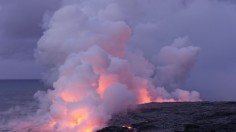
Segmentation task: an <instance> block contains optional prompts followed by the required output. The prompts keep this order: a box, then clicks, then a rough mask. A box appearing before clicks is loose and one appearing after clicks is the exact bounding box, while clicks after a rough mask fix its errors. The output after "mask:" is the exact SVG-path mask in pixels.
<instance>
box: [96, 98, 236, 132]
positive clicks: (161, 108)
mask: <svg viewBox="0 0 236 132" xmlns="http://www.w3.org/2000/svg"><path fill="white" fill-rule="evenodd" d="M109 126H110V127H106V128H103V129H102V130H99V131H98V132H236V102H193V103H190V102H186V103H149V104H143V105H140V106H138V107H137V108H136V109H133V110H129V111H128V112H127V113H121V114H117V115H114V116H113V118H112V119H111V120H110V123H109Z"/></svg>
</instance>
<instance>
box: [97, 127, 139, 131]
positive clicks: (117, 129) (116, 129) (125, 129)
mask: <svg viewBox="0 0 236 132" xmlns="http://www.w3.org/2000/svg"><path fill="white" fill-rule="evenodd" d="M97 132H135V131H134V129H129V128H127V127H122V126H110V127H106V128H103V129H101V130H98V131H97Z"/></svg>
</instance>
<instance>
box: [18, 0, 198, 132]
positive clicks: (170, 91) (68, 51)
mask: <svg viewBox="0 0 236 132" xmlns="http://www.w3.org/2000/svg"><path fill="white" fill-rule="evenodd" d="M128 3H129V4H135V3H137V2H136V1H133V3H132V2H128ZM121 5H122V3H119V2H117V1H116V0H100V1H96V0H88V1H85V0H84V1H83V0H82V1H79V0H74V1H73V2H69V3H68V2H65V4H64V6H62V7H61V8H60V9H59V10H57V11H56V12H55V13H54V15H53V16H52V17H51V20H50V22H49V25H48V29H47V30H46V31H45V33H44V35H43V36H42V38H41V39H40V40H39V42H38V48H37V50H36V57H37V58H38V59H39V60H40V61H41V62H42V63H44V64H45V65H47V66H48V67H49V69H50V71H51V72H50V73H48V74H46V75H47V76H48V78H53V79H54V80H55V81H54V82H53V88H54V89H53V90H50V91H48V92H47V93H46V94H42V93H37V94H36V96H37V97H38V98H39V99H40V102H41V108H40V109H39V110H38V112H37V113H36V114H35V116H33V117H29V119H28V120H30V121H31V120H33V118H34V119H35V118H36V119H37V122H36V123H35V122H33V123H32V122H27V121H26V122H23V121H22V122H21V123H18V125H17V126H24V127H25V126H27V125H29V126H30V125H32V124H37V125H38V126H41V127H39V128H40V130H41V129H45V130H49V131H59V132H75V131H79V132H91V131H96V130H98V129H100V128H102V127H105V126H106V123H107V121H108V120H109V119H110V118H111V116H112V114H114V113H117V112H121V111H123V110H126V109H127V108H129V107H131V106H133V105H136V104H139V103H148V102H152V101H154V102H165V101H200V100H201V99H200V94H199V93H198V92H196V91H187V90H183V89H180V87H181V84H182V83H183V81H184V80H185V79H186V78H187V77H188V74H189V71H190V69H191V68H192V66H193V65H194V63H195V62H196V58H197V56H198V53H199V48H198V47H194V46H191V45H189V42H188V38H187V37H183V38H182V37H180V38H177V39H176V40H174V42H173V43H172V44H170V45H169V46H165V47H163V48H161V50H160V52H159V53H158V54H156V56H157V57H156V59H157V62H158V63H157V64H152V63H151V61H150V60H149V59H147V58H145V56H144V55H143V52H142V49H138V48H137V47H132V45H135V44H132V45H129V40H130V38H131V37H132V36H135V32H134V30H135V29H133V27H134V26H132V23H128V22H127V20H126V18H127V17H126V14H125V11H124V10H123V9H122V7H121ZM140 17H142V16H140ZM153 26H155V25H152V24H150V25H149V24H148V25H145V26H144V27H143V28H144V30H145V28H153ZM139 30H141V29H139ZM142 39H144V40H143V41H145V37H144V38H142ZM147 42H148V41H147ZM156 50H158V49H156ZM14 125H15V124H14ZM39 128H38V129H39ZM15 129H16V130H18V129H20V128H17V127H15Z"/></svg>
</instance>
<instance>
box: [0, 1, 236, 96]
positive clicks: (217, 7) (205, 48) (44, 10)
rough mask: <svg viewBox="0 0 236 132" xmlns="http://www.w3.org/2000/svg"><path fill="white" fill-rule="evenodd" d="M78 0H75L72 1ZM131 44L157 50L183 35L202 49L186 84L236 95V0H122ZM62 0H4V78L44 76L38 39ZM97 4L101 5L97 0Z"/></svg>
mask: <svg viewBox="0 0 236 132" xmlns="http://www.w3.org/2000/svg"><path fill="white" fill-rule="evenodd" d="M71 1H72V0H71ZM119 4H120V5H121V10H122V11H123V12H125V13H126V16H125V18H124V19H125V20H126V21H127V23H128V24H129V25H130V27H131V30H132V31H131V32H132V34H131V38H130V39H129V43H130V45H131V46H132V47H136V48H140V49H142V50H143V52H144V55H145V56H146V57H147V58H149V60H150V61H152V62H153V63H156V61H155V60H156V56H155V54H156V53H158V52H159V51H160V50H161V47H163V46H165V45H168V44H170V43H172V41H173V40H175V39H176V38H178V37H185V36H187V37H188V38H189V41H190V42H191V44H193V45H194V46H197V47H199V48H200V53H199V56H198V58H197V62H196V64H195V65H194V67H193V69H192V70H191V72H190V74H189V77H188V79H187V80H186V81H185V82H184V84H183V87H187V88H188V89H189V90H197V91H198V92H199V93H201V96H202V97H203V98H205V99H208V100H236V96H235V94H234V93H236V52H235V51H236V45H235V44H236V36H235V35H236V3H235V2H234V1H233V0H189V1H187V0H176V1H172V0H166V1H163V0H146V1H144V2H143V1H142V0H137V2H129V1H125V2H123V1H121V2H120V3H119ZM60 5H61V1H60V0H24V1H19V0H0V79H35V78H41V76H42V71H43V69H44V68H42V66H41V65H40V64H39V63H37V62H36V61H35V58H34V52H35V49H36V47H37V42H38V40H39V39H40V38H41V36H42V35H43V32H44V31H45V29H47V24H48V21H49V18H50V16H51V14H53V12H54V11H55V10H57V9H58V8H59V7H60ZM95 5H96V4H95Z"/></svg>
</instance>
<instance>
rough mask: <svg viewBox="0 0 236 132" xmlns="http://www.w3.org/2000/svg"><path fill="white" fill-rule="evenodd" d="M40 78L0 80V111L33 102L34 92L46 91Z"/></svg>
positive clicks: (34, 101)
mask: <svg viewBox="0 0 236 132" xmlns="http://www.w3.org/2000/svg"><path fill="white" fill-rule="evenodd" d="M47 89H49V87H46V86H45V85H44V84H43V83H42V82H41V81H40V80H0V112H4V111H7V110H9V109H14V108H18V107H26V106H29V105H31V106H32V104H35V103H36V102H37V101H36V100H35V99H34V94H35V93H36V92H37V91H46V90H47Z"/></svg>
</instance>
